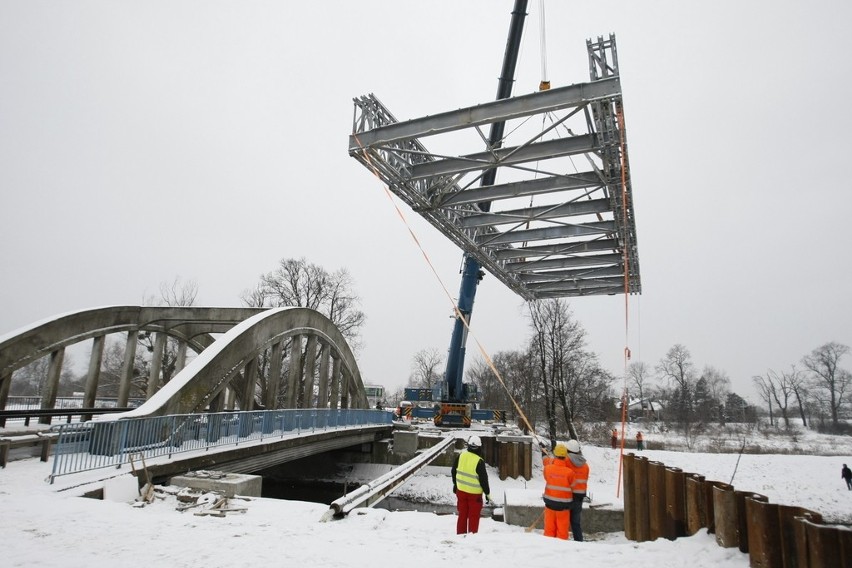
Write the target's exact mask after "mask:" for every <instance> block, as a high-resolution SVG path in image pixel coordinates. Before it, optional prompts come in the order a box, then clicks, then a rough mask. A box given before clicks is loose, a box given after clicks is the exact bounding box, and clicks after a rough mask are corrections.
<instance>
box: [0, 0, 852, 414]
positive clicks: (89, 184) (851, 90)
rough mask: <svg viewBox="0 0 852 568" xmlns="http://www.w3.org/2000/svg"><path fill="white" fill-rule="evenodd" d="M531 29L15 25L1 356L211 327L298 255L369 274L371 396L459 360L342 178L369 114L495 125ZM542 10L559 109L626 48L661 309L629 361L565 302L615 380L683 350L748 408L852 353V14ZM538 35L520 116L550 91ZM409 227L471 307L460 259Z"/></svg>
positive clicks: (487, 322)
mask: <svg viewBox="0 0 852 568" xmlns="http://www.w3.org/2000/svg"><path fill="white" fill-rule="evenodd" d="M512 5H513V2H512V1H511V0H500V1H497V0H478V1H464V2H459V1H449V0H431V1H429V2H404V1H399V0H397V1H391V0H361V1H360V2H342V1H339V2H331V1H327V2H322V1H314V2H272V1H270V2H257V1H240V2H236V1H233V2H216V1H207V0H205V1H203V2H202V1H183V0H169V1H157V2H116V1H103V2H98V1H85V2H83V1H76V0H68V1H65V2H45V1H34V0H21V1H9V0H3V1H2V2H0V266H2V269H0V273H2V279H0V334H4V333H7V332H10V331H12V330H14V329H16V328H18V327H21V326H24V325H27V324H30V323H33V322H35V321H36V320H39V319H42V318H46V317H49V316H52V315H54V314H58V313H62V312H67V311H73V310H79V309H86V308H91V307H96V306H102V305H110V304H140V303H141V302H142V301H143V298H144V297H146V296H150V295H152V294H158V293H159V286H160V283H161V282H166V281H172V280H174V279H175V278H180V279H182V280H184V281H195V282H196V283H197V284H198V290H199V293H198V301H197V304H198V305H211V306H237V305H240V300H239V296H240V293H241V292H242V291H243V290H245V289H248V288H251V287H253V286H254V285H255V284H256V283H257V282H258V279H259V276H260V275H261V274H262V273H265V272H268V271H270V270H272V269H273V268H274V267H275V265H276V263H277V262H278V261H279V260H280V259H282V258H287V257H295V258H299V257H305V258H306V259H307V260H309V261H310V262H313V263H316V264H319V265H321V266H323V267H325V268H327V269H328V270H330V271H331V270H336V269H339V268H346V269H348V270H349V272H350V273H351V274H352V276H353V278H354V281H355V288H356V291H357V293H358V294H359V295H360V297H361V299H362V301H363V304H362V308H363V310H364V311H365V313H366V315H367V322H366V327H365V329H364V333H363V339H364V347H363V349H362V351H361V353H360V357H359V365H360V367H361V372H362V376H363V377H364V379H365V381H366V382H368V383H377V384H384V385H385V386H387V387H389V388H394V387H398V386H401V385H402V384H403V383H404V382H405V381H406V380H407V378H408V375H409V374H410V371H411V358H412V356H413V354H414V353H415V352H417V351H418V350H420V349H424V348H435V349H438V350H439V352H441V353H442V354H444V353H445V351H446V349H447V346H448V344H449V339H450V334H451V330H452V321H451V319H450V315H451V305H450V302H449V300H448V299H447V297H446V295H445V294H444V292H443V289H442V288H441V286H440V284H438V282H437V280H436V279H435V277H434V276H433V274H432V272H431V271H430V269H429V268H428V266H427V264H426V263H425V262H424V260H423V257H422V255H421V254H420V252H419V250H418V249H417V248H416V246H415V244H414V243H413V241H412V239H411V237H410V236H409V234H408V232H407V230H406V228H405V225H404V224H403V223H402V222H401V221H400V220H399V218H398V216H397V215H396V213H395V211H394V209H393V206H392V204H391V201H390V200H389V199H388V197H387V196H386V195H385V192H384V190H383V187H382V185H381V184H380V182H379V181H378V180H377V179H376V178H375V177H373V176H372V174H370V172H368V171H367V170H365V169H364V168H363V167H362V166H361V165H360V164H358V163H357V162H356V161H355V160H354V159H352V158H350V157H349V156H348V154H347V141H348V140H347V139H348V135H349V134H350V132H351V130H352V118H353V105H352V98H353V97H356V96H360V95H363V94H367V93H375V94H376V96H378V98H379V99H380V100H381V101H382V102H383V103H384V104H385V105H386V106H387V107H388V108H389V109H390V111H391V112H392V113H393V114H394V115H395V116H396V117H397V118H398V119H399V120H407V119H411V118H419V117H422V116H425V115H428V114H435V113H438V112H443V111H448V110H454V109H457V108H461V107H466V106H471V105H475V104H480V103H484V102H489V101H491V100H493V98H494V96H495V93H496V91H497V77H498V75H499V71H500V65H501V62H502V58H503V51H504V48H505V45H506V36H507V31H508V26H509V20H510V12H511V9H512ZM545 7H546V30H547V33H546V38H547V68H548V75H549V78H550V80H551V82H552V84H553V86H554V87H557V86H564V85H567V84H572V83H581V82H586V81H588V64H587V60H586V47H585V41H586V39H587V38H590V37H596V36H598V35H607V34H609V33H610V32H614V33H615V34H616V36H617V41H618V55H619V63H620V67H621V75H622V89H623V95H624V101H625V116H626V122H627V131H628V140H629V146H630V154H631V155H630V160H631V172H632V181H633V191H634V203H635V212H636V220H637V221H636V223H637V234H638V243H639V259H640V266H641V276H642V291H643V293H642V295H641V296H632V297H631V298H630V310H629V312H630V317H629V321H630V332H629V335H628V336H627V337H626V336H625V323H624V322H625V308H624V297H623V296H614V297H608V296H606V297H600V298H579V299H576V300H573V301H572V302H571V306H572V309H573V311H574V313H575V315H576V316H577V317H578V318H579V319H580V321H581V322H582V323H583V325H584V326H585V328H586V330H587V331H588V340H589V348H590V349H591V350H593V351H595V352H597V353H598V354H599V355H600V358H601V361H602V362H603V363H604V365H605V366H606V367H607V368H609V369H610V370H611V371H613V372H614V373H616V374H618V375H619V376H621V375H622V373H623V350H624V347H625V344H626V343H627V344H628V345H629V347H630V349H631V350H632V352H633V360H642V361H645V362H647V363H649V364H650V365H652V366H653V365H655V364H656V363H657V362H658V361H659V360H660V358H661V357H662V356H663V355H664V354H665V352H666V351H667V350H668V349H669V348H670V347H671V346H672V345H674V344H676V343H681V344H683V345H685V346H686V347H687V348H688V349H689V350H690V352H691V353H692V356H693V359H694V362H695V364H696V366H697V367H698V368H699V369H700V368H701V367H703V366H705V365H712V366H714V367H717V368H718V369H721V370H723V371H725V372H726V373H727V374H728V375H729V376H730V378H731V380H732V381H733V385H734V388H735V390H737V391H738V392H741V393H742V394H743V395H745V396H747V397H749V398H754V396H753V394H752V393H753V389H752V386H751V377H752V376H753V375H756V374H761V373H765V372H766V371H767V369H770V368H772V369H775V370H785V369H787V368H789V365H791V364H793V363H796V362H798V361H799V360H800V359H801V357H802V356H803V355H805V354H807V353H809V352H810V351H811V350H812V349H814V348H815V347H817V346H819V345H821V344H823V343H826V342H829V341H837V342H840V343H843V344H846V345H852V321H850V316H852V299H850V298H852V294H850V292H849V290H850V276H852V266H850V265H852V261H850V254H849V249H850V245H852V237H850V222H849V216H850V211H852V192H850V183H849V179H848V176H847V175H846V174H847V171H848V167H847V166H848V164H849V161H850V154H852V152H850V149H852V143H850V133H851V132H852V111H850V104H849V101H850V100H852V78H850V71H852V64H850V55H849V54H850V53H852V39H850V37H852V36H850V34H849V30H848V26H849V22H850V21H852V5H850V4H849V3H848V2H842V1H830V0H817V1H814V2H807V3H805V2H797V1H791V0H784V1H778V0H775V1H749V2H743V1H741V0H738V1H721V2H683V1H682V0H671V1H662V0H660V1H655V2H629V1H625V2H606V1H601V0H597V1H594V2H579V1H568V0H564V1H559V2H557V1H554V0H549V1H547V2H546V3H545ZM539 12H540V3H539V2H538V1H537V0H531V1H530V3H529V16H528V18H527V22H526V31H525V37H524V42H523V47H522V52H521V56H520V60H519V64H518V72H517V81H516V83H515V88H514V94H516V95H518V94H526V93H530V92H533V91H535V90H536V89H537V87H538V83H539V80H540V79H541V53H540V49H539ZM498 179H499V178H498ZM405 212H406V215H407V218H408V220H409V222H410V223H411V224H412V226H413V227H414V230H415V231H416V233H417V235H418V237H419V238H420V239H421V241H422V242H423V246H424V247H425V249H426V251H427V253H428V254H429V256H430V257H431V259H432V261H433V263H434V265H435V266H436V268H437V270H438V272H439V273H440V277H441V279H442V280H443V282H444V283H445V285H446V286H447V287H448V288H449V289H450V291H451V293H452V294H453V295H455V294H456V293H457V291H458V285H459V282H460V275H459V274H458V270H459V268H460V265H461V257H462V255H461V252H460V251H459V250H458V249H457V248H456V247H455V246H454V245H452V244H451V243H450V242H449V240H447V239H446V238H444V237H443V236H442V235H441V234H440V233H438V231H437V230H435V229H434V228H432V226H431V225H429V224H427V223H426V222H425V221H422V220H421V219H420V218H419V217H418V216H417V215H416V214H414V213H412V212H410V210H408V209H405ZM472 327H473V333H474V334H476V336H477V337H478V338H479V340H480V341H481V343H482V344H483V345H484V347H485V348H486V349H487V350H488V351H489V352H490V353H492V354H493V353H495V352H497V351H501V350H508V349H518V348H522V347H523V346H524V344H525V343H526V341H527V338H528V335H529V325H528V322H527V320H526V318H525V316H524V310H523V301H522V300H521V298H520V297H518V296H516V295H515V294H513V293H512V292H510V291H509V290H508V289H506V288H505V287H504V286H503V285H502V284H501V283H500V282H499V281H497V280H496V279H495V278H493V277H491V276H486V278H485V279H484V280H483V281H482V284H481V285H480V287H479V291H478V295H477V298H476V304H475V306H474V312H473V320H472ZM475 349H476V348H475V345H473V344H472V342H469V343H468V353H469V356H468V361H470V356H471V351H475ZM844 366H845V368H847V369H849V368H852V359H847V360H846V361H845V365H844Z"/></svg>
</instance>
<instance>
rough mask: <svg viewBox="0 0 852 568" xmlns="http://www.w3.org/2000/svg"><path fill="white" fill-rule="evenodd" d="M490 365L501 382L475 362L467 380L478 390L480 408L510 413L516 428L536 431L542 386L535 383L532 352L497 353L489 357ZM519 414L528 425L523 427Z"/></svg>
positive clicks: (536, 381) (487, 368)
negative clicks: (480, 401)
mask: <svg viewBox="0 0 852 568" xmlns="http://www.w3.org/2000/svg"><path fill="white" fill-rule="evenodd" d="M491 361H492V363H493V364H494V367H495V368H496V369H497V372H498V373H499V374H500V377H501V378H502V382H501V381H499V380H498V378H497V376H496V375H495V373H494V371H493V370H492V369H491V367H490V366H489V365H488V364H487V363H486V362H485V361H483V360H481V359H478V360H477V361H476V362H475V363H474V365H472V366H471V368H470V369H469V370H468V377H469V379H470V380H472V381H473V382H475V383H476V384H477V385H478V386H479V391H480V393H481V395H482V406H483V408H492V409H495V410H506V411H509V412H513V413H514V414H515V418H516V420H517V422H518V425H519V426H520V427H521V428H523V429H524V431H528V430H529V428H533V427H535V424H536V422H537V420H538V419H539V417H540V416H541V414H542V404H541V392H542V391H541V383H540V382H539V381H538V380H537V375H536V368H535V359H534V357H533V355H532V353H531V351H530V350H527V351H500V352H498V353H496V354H495V355H494V356H493V357H492V359H491ZM516 405H517V406H516ZM520 413H523V415H524V416H525V417H526V420H527V421H528V422H529V425H527V424H526V423H525V421H524V420H523V419H522V417H521V416H520ZM507 420H508V417H507Z"/></svg>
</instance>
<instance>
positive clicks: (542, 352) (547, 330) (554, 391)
mask: <svg viewBox="0 0 852 568" xmlns="http://www.w3.org/2000/svg"><path fill="white" fill-rule="evenodd" d="M528 309H529V313H530V320H531V322H532V328H533V337H532V341H531V350H532V352H533V354H534V355H535V358H536V361H537V375H538V377H539V379H540V380H541V384H542V387H543V394H544V411H545V417H546V419H547V425H548V431H549V435H550V439H551V443H555V441H556V435H557V414H556V404H557V401H558V400H559V392H558V389H559V388H560V385H565V381H566V377H565V373H566V372H567V369H568V366H567V363H568V359H569V357H571V356H572V355H573V354H575V353H576V352H578V351H580V350H582V348H583V345H584V343H585V336H586V332H585V330H584V329H583V327H582V326H581V325H580V322H578V321H577V320H575V319H574V317H573V314H572V313H571V310H570V308H569V306H568V303H567V302H563V301H562V300H560V299H555V300H537V301H534V302H529V303H528Z"/></svg>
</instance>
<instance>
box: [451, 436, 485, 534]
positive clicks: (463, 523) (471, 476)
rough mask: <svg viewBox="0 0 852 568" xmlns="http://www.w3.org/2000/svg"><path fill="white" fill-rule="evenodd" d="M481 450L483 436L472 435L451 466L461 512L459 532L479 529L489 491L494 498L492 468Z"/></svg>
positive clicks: (454, 491) (457, 532) (473, 531)
mask: <svg viewBox="0 0 852 568" xmlns="http://www.w3.org/2000/svg"><path fill="white" fill-rule="evenodd" d="M481 454H482V440H480V439H479V436H471V437H470V439H468V441H467V449H466V450H465V451H463V452H462V453H460V454H459V455H457V456H456V459H455V462H454V463H453V467H452V468H451V469H450V476H451V477H452V478H453V493H455V494H456V501H457V507H458V512H459V516H458V520H457V521H456V534H465V533H475V532H479V514H480V513H481V512H482V496H483V495H485V498H486V500H487V501H488V502H489V503H490V502H491V488H490V487H489V485H488V472H487V471H486V470H485V460H483V459H482V455H481Z"/></svg>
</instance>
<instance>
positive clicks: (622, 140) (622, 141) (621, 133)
mask: <svg viewBox="0 0 852 568" xmlns="http://www.w3.org/2000/svg"><path fill="white" fill-rule="evenodd" d="M615 114H616V118H617V120H618V141H619V149H620V153H621V156H620V158H621V219H622V227H623V230H624V231H625V233H624V243H622V249H623V254H624V386H623V389H622V391H621V449H620V451H619V456H618V481H617V482H616V485H615V496H616V497H618V496H619V495H620V492H621V472H622V469H623V467H624V434H625V433H626V429H627V403H628V400H627V368H628V362H629V361H630V348H629V347H628V343H629V332H630V320H629V314H630V255H629V250H630V243H629V239H630V237H629V235H628V233H627V153H626V147H627V140H626V133H625V128H624V113H623V111H622V109H621V105H620V104H619V103H618V102H616V103H615ZM640 404H641V401H640Z"/></svg>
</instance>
